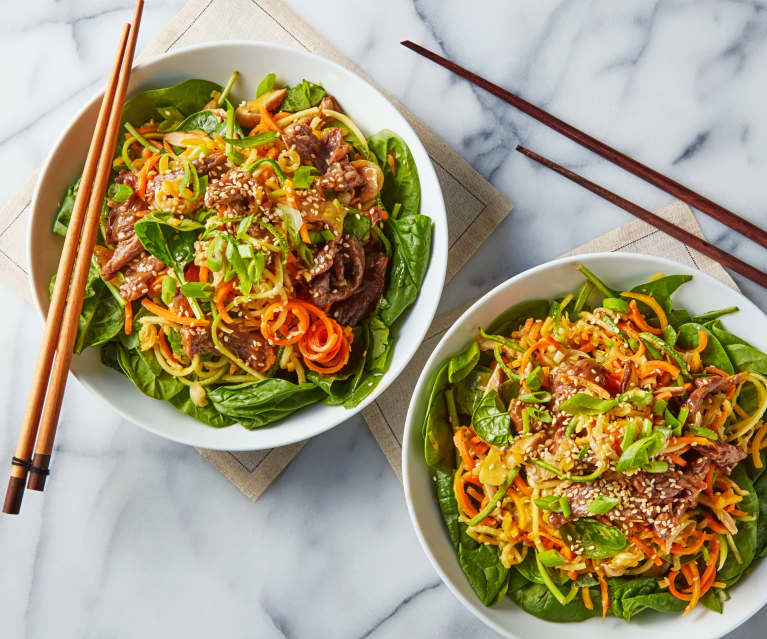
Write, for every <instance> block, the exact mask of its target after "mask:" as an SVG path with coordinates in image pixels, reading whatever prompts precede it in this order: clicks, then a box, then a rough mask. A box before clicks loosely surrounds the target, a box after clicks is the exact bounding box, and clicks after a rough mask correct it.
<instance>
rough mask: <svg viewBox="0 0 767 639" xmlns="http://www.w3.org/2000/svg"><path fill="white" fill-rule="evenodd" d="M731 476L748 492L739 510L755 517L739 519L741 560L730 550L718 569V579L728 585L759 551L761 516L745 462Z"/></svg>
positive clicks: (738, 547) (738, 542) (738, 540)
mask: <svg viewBox="0 0 767 639" xmlns="http://www.w3.org/2000/svg"><path fill="white" fill-rule="evenodd" d="M730 478H731V479H732V480H733V481H734V482H735V483H736V484H738V486H740V488H742V489H743V490H747V491H748V494H747V495H745V496H744V497H743V501H741V502H739V503H738V510H742V511H743V512H745V513H747V514H748V515H752V516H753V517H754V520H753V521H742V520H741V521H738V532H737V533H736V534H735V535H734V536H733V541H734V542H735V547H736V548H737V549H738V552H739V553H740V559H741V561H740V562H738V559H737V557H735V553H733V552H730V553H729V554H728V555H727V559H726V560H725V562H724V565H723V566H722V568H721V569H720V570H719V571H717V573H716V578H717V580H718V581H723V582H725V583H726V584H727V585H728V586H731V585H732V584H734V583H735V582H736V581H738V579H740V577H741V575H742V574H743V572H744V571H745V570H746V568H748V567H749V565H750V564H751V562H752V561H753V560H754V557H755V556H756V552H757V521H756V518H757V517H758V516H759V510H760V509H759V497H758V496H757V494H756V492H755V491H754V486H753V484H752V483H751V480H750V479H749V478H748V475H747V474H746V470H745V467H744V465H743V464H738V465H737V466H736V467H735V470H733V471H732V474H731V475H730Z"/></svg>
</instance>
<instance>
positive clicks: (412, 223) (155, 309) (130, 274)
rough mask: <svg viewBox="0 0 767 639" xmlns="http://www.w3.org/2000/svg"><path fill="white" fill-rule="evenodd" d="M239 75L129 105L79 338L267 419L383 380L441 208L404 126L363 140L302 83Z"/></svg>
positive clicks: (230, 412) (213, 414)
mask: <svg viewBox="0 0 767 639" xmlns="http://www.w3.org/2000/svg"><path fill="white" fill-rule="evenodd" d="M238 84H239V83H238V74H237V73H236V72H235V73H234V74H233V75H232V77H231V78H230V80H229V82H228V83H227V84H226V85H225V87H221V86H220V85H217V84H215V83H213V82H209V81H207V80H187V81H186V82H182V83H181V84H178V85H176V86H172V87H167V88H164V89H154V90H151V91H146V92H144V93H142V94H140V95H137V96H135V97H134V98H132V99H131V100H129V101H128V102H127V103H126V105H125V109H124V113H123V121H124V131H123V134H124V136H123V138H122V141H121V144H120V145H119V152H118V154H117V155H116V157H115V159H114V165H113V168H114V172H113V177H112V180H111V184H110V187H109V189H108V192H107V198H106V201H105V204H104V213H103V217H102V225H101V238H100V242H99V246H98V247H97V249H96V251H95V254H94V261H93V267H92V269H91V274H90V280H89V283H88V290H87V291H86V300H85V303H84V306H83V317H82V318H81V322H80V333H79V335H78V340H77V348H76V350H77V352H81V351H82V350H84V349H85V348H87V347H89V346H100V347H101V354H102V361H103V362H104V363H105V364H106V365H108V366H110V367H112V368H113V369H116V370H117V371H119V372H121V373H123V374H124V375H126V376H127V377H128V378H129V379H130V380H131V381H132V382H133V383H134V384H135V385H136V386H137V387H138V388H139V389H140V390H141V391H142V392H144V393H146V394H147V395H149V396H151V397H153V398H156V399H163V400H167V401H170V402H171V403H172V404H173V405H174V406H175V407H176V408H178V409H179V410H181V411H183V412H185V413H187V414H188V415H190V416H192V417H194V418H195V419H198V420H200V421H202V422H204V423H206V424H209V425H211V426H215V427H221V426H228V425H231V424H234V423H236V422H239V423H240V424H242V425H243V426H244V427H246V428H258V427H261V426H265V425H268V424H271V423H274V422H277V421H279V420H280V419H283V418H284V417H287V416H288V415H290V414H291V413H293V412H294V411H296V410H299V409H301V408H303V407H304V406H308V405H310V404H314V403H318V402H325V403H328V404H334V405H344V406H346V407H349V408H351V407H353V406H356V405H357V404H358V403H359V402H360V401H362V400H363V399H364V398H365V397H366V396H367V395H368V394H369V393H370V392H371V391H372V390H373V389H374V388H375V387H376V385H377V383H378V381H379V380H380V379H381V377H382V376H383V375H384V373H385V372H386V370H387V368H388V366H389V362H390V359H391V351H392V348H393V345H394V334H395V331H396V327H397V325H398V320H399V317H400V315H401V314H402V313H403V312H404V311H405V310H406V309H407V308H408V307H409V306H410V305H412V304H413V303H414V302H415V300H416V298H417V296H418V290H419V289H420V286H421V283H422V281H423V278H424V276H425V274H426V269H427V266H428V262H429V256H430V251H431V232H432V222H431V220H430V219H429V217H427V216H426V215H423V214H422V213H421V212H420V184H419V180H418V170H417V167H416V166H415V162H414V160H413V156H412V154H411V153H410V150H409V149H408V147H407V145H406V144H405V142H404V140H402V139H401V138H400V137H399V136H398V135H397V134H396V133H394V132H392V131H388V130H383V131H380V132H378V133H376V134H374V135H372V136H370V137H367V138H366V137H365V136H364V135H363V133H362V132H361V131H360V129H359V127H358V126H357V125H356V124H355V122H354V120H353V119H352V118H351V117H350V116H349V115H347V114H346V113H345V112H344V110H343V109H342V107H341V105H340V104H339V103H338V102H337V100H336V99H335V98H334V97H333V96H332V95H330V94H329V93H327V91H326V90H325V88H323V87H321V86H320V85H318V84H314V83H312V82H309V81H307V80H303V81H301V82H299V83H298V84H295V85H293V86H281V85H280V84H279V83H278V81H277V78H276V76H275V74H269V75H267V76H266V77H265V78H264V79H263V80H262V81H261V83H260V84H259V86H258V89H257V92H256V95H255V96H253V97H252V98H251V99H249V100H246V101H243V102H240V103H239V104H237V106H235V104H236V103H235V102H234V101H233V98H232V93H233V92H234V91H236V90H237V88H238ZM76 191H77V184H75V185H74V186H73V187H72V188H71V189H70V190H69V192H68V193H67V197H66V198H65V200H64V202H63V204H62V206H61V208H60V210H59V212H58V214H57V216H56V221H55V224H54V231H55V232H57V233H60V234H65V233H66V225H67V223H68V220H69V215H70V214H71V210H72V205H73V202H74V198H75V194H76ZM393 264H397V265H398V268H396V269H394V268H392V265H393Z"/></svg>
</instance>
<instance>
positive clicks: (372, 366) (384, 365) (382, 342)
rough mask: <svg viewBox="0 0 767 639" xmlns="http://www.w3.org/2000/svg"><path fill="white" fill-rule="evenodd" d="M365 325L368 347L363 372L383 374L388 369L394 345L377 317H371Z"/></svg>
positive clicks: (387, 331) (388, 331) (389, 332)
mask: <svg viewBox="0 0 767 639" xmlns="http://www.w3.org/2000/svg"><path fill="white" fill-rule="evenodd" d="M366 324H367V326H368V331H369V333H370V345H369V348H368V353H367V360H366V361H365V370H368V371H374V372H378V373H385V372H386V371H387V370H388V369H389V363H390V361H391V353H392V346H393V344H394V341H393V340H392V339H391V331H390V329H389V327H388V326H387V325H386V324H384V323H383V322H382V321H381V318H379V317H378V315H371V316H370V317H369V318H368V320H367V322H366Z"/></svg>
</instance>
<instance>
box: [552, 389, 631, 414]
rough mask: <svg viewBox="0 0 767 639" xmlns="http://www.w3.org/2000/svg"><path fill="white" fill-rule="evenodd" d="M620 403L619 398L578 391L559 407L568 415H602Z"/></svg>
mask: <svg viewBox="0 0 767 639" xmlns="http://www.w3.org/2000/svg"><path fill="white" fill-rule="evenodd" d="M617 405H618V400H617V399H599V397H594V396H593V395H589V394H587V393H576V394H575V395H573V396H572V397H571V398H570V399H568V400H566V401H565V402H563V403H562V405H561V406H560V407H559V409H560V410H561V411H562V412H564V413H567V414H568V415H601V414H602V413H606V412H608V411H611V410H612V409H613V408H615V407H616V406H617Z"/></svg>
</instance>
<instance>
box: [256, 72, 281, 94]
mask: <svg viewBox="0 0 767 639" xmlns="http://www.w3.org/2000/svg"><path fill="white" fill-rule="evenodd" d="M275 80H277V75H276V74H274V73H267V74H266V75H265V76H264V79H263V80H261V82H259V83H258V88H257V89H256V97H257V98H260V97H261V96H262V95H264V93H269V91H271V90H272V89H273V88H274V82H275Z"/></svg>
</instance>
